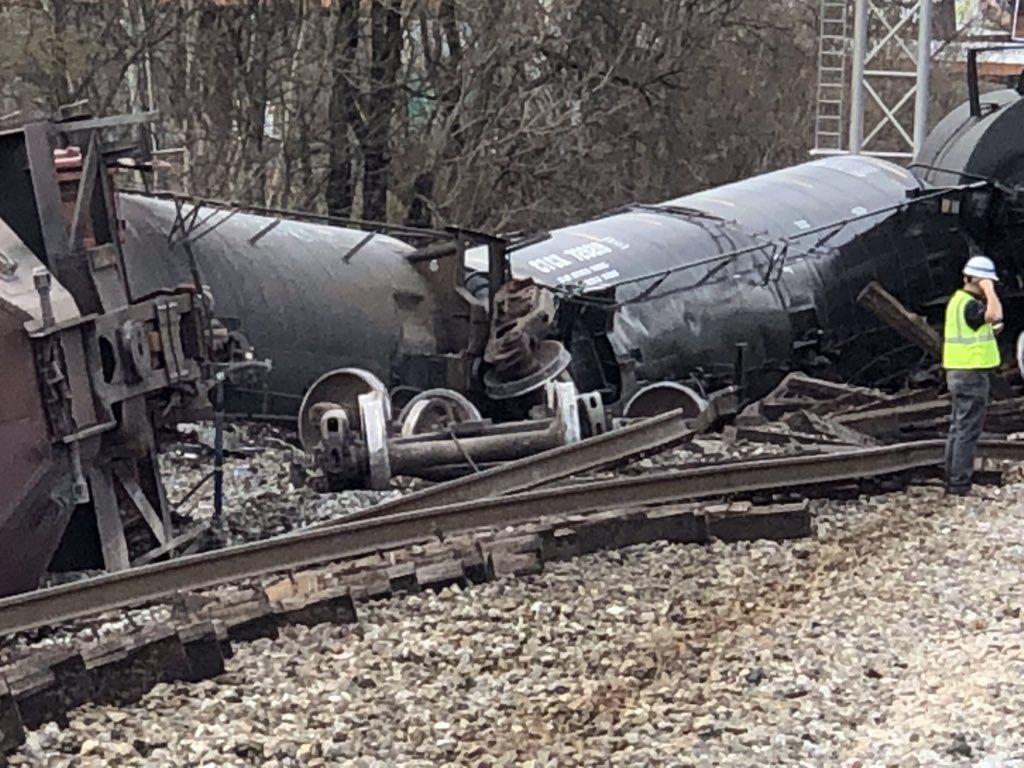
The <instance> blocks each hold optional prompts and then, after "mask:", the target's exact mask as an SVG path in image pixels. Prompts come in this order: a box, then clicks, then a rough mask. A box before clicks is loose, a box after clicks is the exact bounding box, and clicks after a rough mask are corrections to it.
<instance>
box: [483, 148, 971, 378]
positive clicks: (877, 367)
mask: <svg viewBox="0 0 1024 768" xmlns="http://www.w3.org/2000/svg"><path fill="white" fill-rule="evenodd" d="M922 189H923V185H922V183H921V182H920V181H919V180H918V179H917V178H916V177H915V176H914V175H913V174H912V173H910V172H908V171H906V170H904V169H903V168H900V167H899V166H896V165H893V164H891V163H887V162H884V161H881V160H877V159H873V158H866V157H859V156H840V157H833V158H827V159H821V160H816V161H813V162H809V163H805V164H803V165H799V166H795V167H792V168H786V169H783V170H780V171H775V172H772V173H767V174H763V175H761V176H757V177H753V178H750V179H746V180H743V181H739V182H736V183H734V184H729V185H726V186H723V187H719V188H716V189H711V190H707V191H704V192H700V193H697V194H693V195H688V196H686V197H681V198H678V199H675V200H671V201H668V202H666V203H662V204H660V205H653V206H634V207H630V208H629V209H627V210H624V211H621V212H617V213H613V214H611V215H607V216H602V217H599V218H596V219H594V220H592V221H588V222H586V223H583V224H577V225H574V226H570V227H565V228H563V229H558V230H555V231H553V232H551V237H550V239H548V240H545V241H543V242H540V243H538V244H535V245H531V246H528V247H525V248H522V249H520V250H518V251H516V252H514V253H513V255H512V272H513V275H514V276H516V277H531V278H533V279H534V280H536V281H537V282H539V283H541V284H544V285H548V286H551V287H553V288H558V289H562V290H563V291H564V290H567V289H570V290H573V291H575V292H576V293H577V295H576V297H575V298H572V297H570V298H568V299H567V301H569V302H570V303H571V302H574V301H576V302H580V301H582V302H584V303H586V302H588V301H590V299H588V293H589V294H591V295H593V294H594V292H597V291H601V290H607V289H614V299H615V306H614V309H613V310H611V311H612V317H611V330H610V332H609V334H608V338H609V341H610V342H611V346H612V348H613V349H614V352H615V354H616V356H617V358H618V359H619V360H620V361H621V360H633V361H635V364H636V376H637V379H639V380H641V381H657V380H666V379H683V380H685V379H693V380H695V381H697V382H698V383H700V384H702V385H704V386H705V387H706V388H708V389H711V388H715V387H717V386H719V385H724V384H728V383H731V381H732V378H733V376H732V374H733V371H734V364H735V360H736V345H737V344H740V343H743V344H746V349H745V354H744V370H745V372H746V381H747V384H748V386H749V392H750V394H751V395H755V396H756V395H758V394H760V393H763V392H765V391H767V390H768V389H770V388H771V387H772V386H774V384H775V382H777V380H778V379H779V378H781V376H782V375H784V374H785V372H787V371H789V370H792V369H795V368H805V369H806V368H812V369H818V370H819V371H822V369H832V371H831V372H833V373H837V374H838V375H840V376H841V377H842V378H845V379H849V380H852V381H858V380H862V381H869V382H871V383H878V382H879V380H880V377H884V376H885V375H887V373H888V372H889V370H890V369H891V368H894V367H902V368H905V367H906V363H907V357H906V356H905V355H902V354H901V356H900V357H899V358H898V359H897V358H891V357H887V355H890V356H891V355H892V354H893V353H894V352H895V351H896V350H897V349H898V348H900V347H902V346H904V345H903V344H902V343H900V342H899V340H898V339H895V338H894V337H893V335H892V334H891V333H890V332H888V331H887V330H883V329H882V328H881V327H880V325H879V323H878V322H877V321H876V320H875V319H874V318H873V317H872V316H871V315H870V314H869V313H868V312H867V311H865V310H863V309H861V308H860V307H859V306H858V305H857V303H856V299H857V295H858V293H859V292H860V291H861V289H862V288H863V287H864V286H865V285H866V284H867V283H868V282H870V281H872V280H877V281H878V282H880V283H881V284H882V285H883V286H884V287H885V288H886V289H888V290H889V291H890V292H891V293H893V294H894V295H895V296H896V297H897V298H899V299H900V300H901V301H903V302H904V303H906V304H907V305H908V306H910V307H911V308H912V309H913V308H916V307H917V306H918V305H919V304H920V303H921V302H922V300H924V299H926V298H930V297H933V296H936V295H943V294H945V293H947V292H948V291H949V290H951V289H952V288H953V286H955V284H956V281H957V273H958V270H959V267H960V264H961V263H962V261H961V258H962V257H963V256H964V255H965V254H966V244H965V243H964V242H963V241H962V240H961V238H959V237H958V236H957V235H956V234H955V233H953V232H951V231H950V229H951V227H950V222H949V221H948V217H947V219H946V220H944V221H940V220H939V216H940V215H939V214H938V212H937V206H936V205H928V204H926V203H920V204H915V205H906V204H907V203H908V201H909V197H908V196H910V195H913V194H916V193H918V192H920V191H921V190H922ZM832 225H835V226H832ZM729 254H733V255H731V256H730V255H729ZM483 257H484V254H483V253H481V252H474V253H471V254H470V255H469V257H468V258H467V262H468V263H469V264H470V266H472V267H473V268H476V269H483V267H484V262H483ZM594 306H596V305H594ZM581 351H582V354H583V355H586V354H587V353H586V351H585V350H581V349H580V346H579V345H578V344H576V345H574V347H573V353H574V364H578V363H579V362H580V357H581V354H580V353H581ZM912 354H916V351H913V352H912ZM889 363H892V364H894V365H890V364H889ZM589 370H590V371H593V370H596V367H595V366H590V367H589ZM575 372H577V369H574V373H575ZM822 372H823V371H822ZM579 383H580V386H581V387H582V388H584V389H587V388H591V387H593V388H600V387H601V385H602V382H598V381H581V382H579Z"/></svg>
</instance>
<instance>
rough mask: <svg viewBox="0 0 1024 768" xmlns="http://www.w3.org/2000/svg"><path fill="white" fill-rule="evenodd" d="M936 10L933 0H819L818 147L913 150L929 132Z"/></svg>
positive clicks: (881, 152)
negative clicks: (909, 0)
mask: <svg viewBox="0 0 1024 768" xmlns="http://www.w3.org/2000/svg"><path fill="white" fill-rule="evenodd" d="M851 10H852V14H853V36H852V39H851V38H850V36H849V34H848V31H849V30H848V16H847V14H848V13H849V12H850V11H851ZM931 16H932V2H931V0H917V2H914V3H911V4H909V5H908V4H906V3H904V2H899V0H822V4H821V40H820V43H819V52H818V92H817V114H816V122H815V131H814V150H813V154H818V155H830V154H845V153H847V152H850V153H855V154H865V155H873V156H876V157H887V158H893V159H896V158H900V159H905V158H911V157H913V156H914V154H916V152H917V151H918V150H919V149H920V147H921V145H922V143H923V142H924V139H925V137H926V136H927V133H928V93H929V91H928V74H929V68H930V65H931ZM840 19H841V21H840ZM847 50H849V51H850V55H849V58H850V59H851V62H850V67H849V79H847V67H846V58H847ZM837 83H838V85H837ZM847 83H849V91H847ZM847 92H848V93H849V133H848V136H847V134H846V130H845V126H844V125H843V121H844V107H845V105H846V94H847ZM911 103H913V105H914V107H913V109H910V104H911ZM869 118H870V123H868V122H867V121H868V120H869ZM844 138H847V142H846V144H845V146H844V143H843V139H844Z"/></svg>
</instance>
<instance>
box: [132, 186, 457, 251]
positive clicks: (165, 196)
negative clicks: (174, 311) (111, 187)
mask: <svg viewBox="0 0 1024 768" xmlns="http://www.w3.org/2000/svg"><path fill="white" fill-rule="evenodd" d="M122 194H124V195H137V196H139V197H147V198H152V199H156V200H173V201H176V202H178V201H180V202H188V203H192V204H193V205H195V206H197V207H202V206H206V207H209V208H222V209H225V210H232V211H235V212H241V213H250V214H253V215H256V216H266V217H268V218H280V219H293V220H295V221H308V222H311V223H320V224H325V225H327V226H337V227H349V228H355V229H358V228H363V229H368V230H370V231H379V232H381V233H383V234H396V233H401V234H406V235H410V236H415V237H432V238H437V239H451V237H452V234H451V233H450V232H446V231H444V230H439V229H429V228H426V227H408V226H405V225H402V224H389V223H388V222H385V221H369V220H365V219H349V218H345V217H343V216H332V215H330V214H326V213H315V212H313V211H296V210H289V209H287V208H269V207H265V206H259V205H249V204H246V203H238V202H232V201H229V200H219V199H217V198H212V197H200V196H197V195H187V194H184V193H181V192H172V191H170V190H153V191H148V192H147V191H145V190H136V189H133V190H131V191H124V192H122Z"/></svg>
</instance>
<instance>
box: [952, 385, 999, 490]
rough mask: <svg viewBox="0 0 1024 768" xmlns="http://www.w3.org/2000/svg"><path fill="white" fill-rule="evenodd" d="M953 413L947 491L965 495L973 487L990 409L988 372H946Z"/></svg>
mask: <svg viewBox="0 0 1024 768" xmlns="http://www.w3.org/2000/svg"><path fill="white" fill-rule="evenodd" d="M946 384H947V385H948V386H949V393H950V395H952V396H953V413H952V415H951V416H950V420H949V437H947V438H946V490H947V491H949V492H951V493H963V492H965V491H967V490H969V489H970V487H971V475H973V474H974V454H975V451H976V449H977V447H978V437H979V436H980V435H981V428H982V426H983V425H984V423H985V409H986V408H987V407H988V389H989V380H988V371H946Z"/></svg>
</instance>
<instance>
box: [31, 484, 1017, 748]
mask: <svg viewBox="0 0 1024 768" xmlns="http://www.w3.org/2000/svg"><path fill="white" fill-rule="evenodd" d="M1021 495H1024V485H1013V486H1009V487H1007V488H1004V489H1003V490H1002V491H1001V493H1000V494H999V499H1001V500H995V501H975V500H972V501H968V502H964V501H962V500H959V501H953V500H947V499H944V498H942V497H941V496H940V495H939V493H938V492H937V491H936V490H935V489H933V488H921V489H911V490H909V491H907V492H904V493H899V494H892V495H889V496H884V497H878V498H874V499H860V500H857V501H850V502H829V503H827V504H826V503H821V504H820V505H819V507H818V511H819V514H818V517H817V525H818V530H817V534H816V537H815V538H814V539H808V540H803V541H796V542H789V543H784V544H776V543H772V542H755V543H750V544H735V545H725V544H719V543H716V544H712V545H710V546H706V547H700V546H692V545H689V546H687V545H678V546H676V545H667V544H660V545H653V546H643V547H633V548H630V549H627V550H622V551H618V552H606V553H600V554H597V555H592V556H588V557H584V558H580V559H578V560H576V561H573V562H569V563H551V564H548V565H547V566H546V568H545V572H544V573H543V574H541V575H539V576H536V577H529V578H524V579H518V580H516V579H505V580H502V581H499V582H495V583H491V584H487V585H483V586H479V587H474V588H472V589H469V590H464V591H462V590H458V589H447V590H445V591H444V592H442V593H440V594H433V593H427V594H421V595H416V596H410V597H405V598H396V599H393V600H389V601H386V602H381V603H376V604H370V605H362V606H361V607H360V624H359V626H358V627H336V626H328V625H321V626H318V627H314V628H312V629H304V628H297V627H296V628H288V629H285V630H283V631H282V636H281V638H279V639H278V640H276V641H256V642H252V643H245V644H237V646H236V655H235V656H234V658H232V659H231V660H230V661H229V662H228V672H227V673H226V674H225V675H223V676H222V677H220V678H217V679H216V680H212V681H206V682H203V683H199V684H194V685H188V684H180V685H160V686H157V687H156V688H155V689H154V690H153V691H151V692H150V693H149V694H148V695H147V696H146V697H145V699H144V700H143V701H142V702H141V703H140V704H139V705H137V706H134V707H130V708H124V709H116V708H108V707H102V708H101V707H95V706H89V707H83V708H81V709H79V710H76V711H75V712H74V713H73V714H72V722H71V725H70V727H68V728H66V729H60V728H58V727H57V726H56V725H54V724H50V725H48V726H45V727H44V728H42V729H40V730H39V731H37V732H35V733H33V734H31V735H30V739H29V742H28V744H27V745H26V746H25V748H23V750H22V751H21V753H20V754H19V755H17V756H16V757H15V758H14V760H13V761H12V764H21V765H52V766H70V765H75V766H80V767H81V768H88V767H89V766H102V765H119V766H120V765H125V766H128V765H133V766H135V765H137V766H186V765H188V766H235V765H238V766H248V765H263V766H280V767H283V766H300V765H301V766H325V765H354V766H387V765H409V766H413V765H416V766H438V765H446V764H448V765H467V766H469V765H473V766H478V765H479V766H497V765H508V766H511V765H530V766H549V765H550V766H565V765H587V766H603V765H611V766H647V765H666V766H687V765H689V766H719V765H726V766H728V765H735V766H753V765H813V766H818V765H820V766H832V765H842V766H858V765H859V766H865V767H866V766H875V765H878V766H889V765H893V766H915V765H919V766H946V765H949V766H954V765H956V766H959V765H964V766H966V765H983V766H1012V765H1024V728H1022V722H1021V720H1022V718H1024V640H1022V638H1024V633H1022V630H1024V622H1022V617H1021V587H1020V583H1021V578H1020V573H1021V570H1022V566H1024V528H1022V525H1021V520H1020V519H1019V513H1018V509H1019V508H1018V505H1017V503H1016V499H1017V498H1019V497H1020V496H1021Z"/></svg>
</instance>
